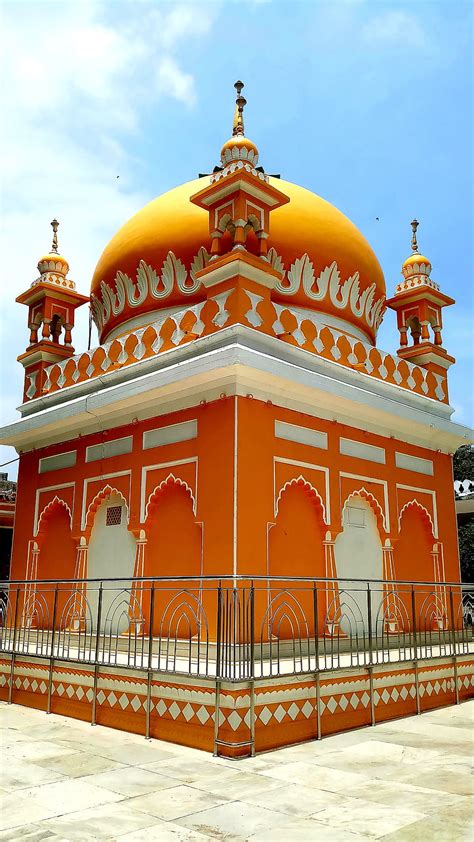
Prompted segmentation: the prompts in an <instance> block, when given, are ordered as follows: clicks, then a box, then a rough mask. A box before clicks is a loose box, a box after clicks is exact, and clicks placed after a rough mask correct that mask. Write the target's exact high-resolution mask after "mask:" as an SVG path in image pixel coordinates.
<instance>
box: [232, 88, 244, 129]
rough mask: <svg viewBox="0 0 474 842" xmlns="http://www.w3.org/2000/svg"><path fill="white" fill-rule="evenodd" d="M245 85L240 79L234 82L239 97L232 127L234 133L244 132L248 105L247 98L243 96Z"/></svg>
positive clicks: (236, 101)
mask: <svg viewBox="0 0 474 842" xmlns="http://www.w3.org/2000/svg"><path fill="white" fill-rule="evenodd" d="M243 87H244V83H243V82H241V81H240V80H239V79H238V80H237V82H236V83H235V84H234V88H235V90H236V91H237V98H236V100H235V113H234V126H233V129H232V135H243V134H244V107H245V106H246V105H247V100H246V99H245V97H243V96H242V88H243Z"/></svg>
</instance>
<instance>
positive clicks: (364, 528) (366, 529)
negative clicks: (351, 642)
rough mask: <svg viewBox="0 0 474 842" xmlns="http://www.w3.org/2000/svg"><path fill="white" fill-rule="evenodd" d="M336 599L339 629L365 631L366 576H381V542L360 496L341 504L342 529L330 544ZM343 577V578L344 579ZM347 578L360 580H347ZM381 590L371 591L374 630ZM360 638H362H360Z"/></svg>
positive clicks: (366, 506) (347, 631)
mask: <svg viewBox="0 0 474 842" xmlns="http://www.w3.org/2000/svg"><path fill="white" fill-rule="evenodd" d="M334 552H335V556H336V571H337V576H338V577H340V578H341V579H342V581H341V582H339V593H340V597H339V598H340V602H341V608H342V611H343V614H344V613H345V615H346V619H345V620H343V621H342V622H341V630H342V631H343V632H346V633H347V634H352V635H355V634H356V633H357V634H359V635H361V636H363V635H364V633H365V634H367V630H368V619H367V618H368V600H367V585H366V582H367V580H368V579H381V578H382V543H381V540H380V535H379V531H378V528H377V520H376V517H375V515H374V512H373V511H372V509H371V507H370V505H369V504H368V503H367V501H366V500H364V499H363V498H362V497H357V496H356V495H354V496H353V497H351V498H350V500H349V503H348V504H347V505H346V506H345V507H344V516H343V531H342V532H341V533H340V534H339V535H338V536H337V538H336V543H335V547H334ZM346 577H347V578H346ZM348 579H361V580H362V581H360V582H350V581H347V580H348ZM381 600H382V590H381V589H378V590H373V591H372V596H371V602H372V627H373V629H374V630H375V627H376V623H377V619H379V623H378V629H379V630H380V618H379V617H378V611H379V608H380V603H381ZM362 639H363V638H362Z"/></svg>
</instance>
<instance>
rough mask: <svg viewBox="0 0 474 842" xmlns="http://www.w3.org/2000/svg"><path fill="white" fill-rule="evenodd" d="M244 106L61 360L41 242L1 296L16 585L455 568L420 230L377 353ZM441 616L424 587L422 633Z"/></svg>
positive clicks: (157, 212) (431, 295)
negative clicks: (13, 287)
mask: <svg viewBox="0 0 474 842" xmlns="http://www.w3.org/2000/svg"><path fill="white" fill-rule="evenodd" d="M242 102H244V101H243V98H242V97H241V91H240V90H238V98H237V112H236V118H235V123H234V135H233V137H232V138H231V140H229V141H228V142H227V143H226V144H225V145H224V147H223V150H222V154H221V161H220V165H219V167H216V169H215V171H214V173H213V174H212V175H211V176H206V177H202V178H200V179H198V180H195V181H191V182H189V183H187V184H184V185H182V186H181V187H178V188H176V189H175V190H171V191H170V192H169V193H166V194H165V195H163V196H160V197H159V198H157V199H155V200H154V201H152V202H151V203H150V204H149V205H147V206H146V207H145V208H143V209H142V210H141V211H139V212H138V213H137V214H136V215H135V216H134V217H133V218H132V219H131V220H130V221H129V222H127V223H126V224H125V225H124V226H123V228H122V229H121V230H120V231H119V232H118V233H117V234H116V235H115V237H114V238H113V239H112V240H111V242H110V243H109V244H108V246H107V247H106V249H105V251H104V253H103V254H102V256H101V258H100V260H99V262H98V265H97V268H96V271H95V274H94V277H93V279H92V285H91V291H90V306H91V309H92V313H93V317H94V320H95V323H96V325H97V329H98V332H99V339H100V345H98V346H97V347H96V348H92V349H90V350H84V351H82V352H80V353H74V349H73V348H72V345H71V341H72V340H71V330H72V326H73V323H74V310H75V308H76V307H78V306H79V305H81V304H83V303H85V302H86V301H88V300H89V299H88V298H86V297H85V296H80V295H79V294H78V293H77V292H76V291H75V287H74V284H73V283H72V282H70V281H68V280H67V271H68V267H67V263H66V261H65V260H64V258H61V257H60V256H59V255H58V254H57V247H56V250H55V251H53V252H52V253H51V254H50V255H49V256H46V257H45V258H43V259H42V261H40V272H41V276H40V278H39V280H38V281H35V282H34V284H33V285H32V286H31V287H30V288H29V289H28V290H27V291H26V292H25V293H23V294H22V295H21V296H20V297H19V299H18V300H19V301H20V302H21V303H24V304H26V305H27V306H28V308H29V326H30V330H31V336H30V344H29V346H28V348H27V349H26V351H25V353H24V354H23V355H22V357H21V358H20V361H21V363H22V365H23V366H24V367H25V390H24V400H23V403H22V406H21V407H20V412H21V420H19V421H17V422H15V423H14V424H12V425H10V426H9V427H7V428H4V430H3V431H2V434H1V441H2V443H5V444H7V443H8V444H13V445H14V446H15V447H16V448H17V451H18V452H19V453H20V468H19V480H18V498H17V512H18V516H17V520H16V524H15V534H14V546H13V559H12V574H11V575H12V578H16V579H48V578H51V579H60V578H62V579H68V578H72V579H73V578H106V577H112V576H114V577H124V578H129V579H131V578H132V577H133V576H138V577H140V576H146V577H148V576H151V577H163V576H180V575H183V576H191V577H196V579H199V578H200V577H205V576H217V577H218V576H226V575H230V576H248V577H252V576H253V577H258V576H262V577H265V576H283V577H285V576H288V575H291V576H292V577H298V576H304V577H327V578H333V577H339V578H342V579H344V578H346V579H349V578H360V579H364V580H366V579H383V580H409V581H429V582H443V581H451V582H458V581H459V580H460V571H459V556H458V546H457V531H456V514H455V503H454V495H453V483H452V453H453V452H454V450H455V449H456V448H457V447H458V446H459V445H460V444H462V443H465V442H466V440H468V439H469V436H470V432H469V431H468V430H467V429H465V428H462V427H460V426H459V425H457V424H454V423H453V422H452V421H451V420H450V416H451V414H452V408H451V407H450V405H449V398H448V382H447V375H448V368H449V366H450V364H452V363H453V362H454V360H453V359H452V357H450V356H449V355H448V354H447V352H446V351H445V350H444V348H443V346H442V338H441V326H442V325H441V308H442V307H443V306H446V305H449V304H452V303H453V301H452V299H450V298H448V296H446V295H444V294H443V293H441V292H440V290H439V288H438V287H437V285H436V284H435V283H434V282H432V281H431V279H430V269H431V267H430V265H429V262H428V261H427V259H426V258H424V257H422V256H421V255H419V254H418V250H417V244H416V240H415V246H414V248H413V254H412V255H411V256H410V257H409V258H408V260H407V261H405V263H404V264H403V275H404V280H403V282H402V284H400V286H399V287H397V290H396V294H395V295H394V297H393V298H391V299H390V301H389V302H388V306H389V307H390V308H391V309H393V310H395V311H396V313H397V318H398V327H399V329H400V334H401V344H400V349H399V350H398V352H396V353H387V352H385V351H382V350H380V349H379V348H378V347H377V345H376V338H377V329H378V327H379V325H380V323H381V321H382V318H383V316H384V313H385V310H386V304H387V302H386V300H385V294H386V288H385V281H384V276H383V273H382V270H381V267H380V265H379V263H378V261H377V258H376V256H375V254H374V253H373V251H372V249H371V248H370V246H369V244H368V243H367V242H366V240H365V239H364V237H363V236H362V235H361V233H360V232H359V231H358V230H357V229H356V228H355V226H354V225H353V224H352V223H351V222H350V221H349V220H348V219H347V218H346V217H345V216H344V215H343V214H342V213H340V212H339V211H338V210H337V209H336V208H334V207H333V206H331V205H330V204H328V203H327V202H326V201H324V200H323V199H321V198H319V197H318V196H316V195H315V194H313V193H311V192H309V191H307V190H305V189H304V188H302V187H299V186H296V185H293V184H290V183H288V182H285V181H283V180H282V179H279V178H273V177H269V176H268V175H267V174H266V173H265V171H264V170H263V168H262V167H258V151H257V148H256V146H255V144H253V143H252V142H251V141H249V140H248V139H247V138H246V137H245V135H244V132H243V120H242V109H243V104H242ZM244 104H245V103H244ZM415 231H416V229H415ZM56 246H57V243H56ZM41 325H42V326H43V332H42V336H41V337H40V336H38V328H39V327H40V326H41ZM410 331H411V336H412V338H413V344H410V338H409V337H410ZM332 598H333V596H332V593H331V594H326V596H325V597H324V599H325V600H326V603H325V605H326V611H327V610H328V606H329V605H330V602H331V599H332ZM447 615H448V608H447V606H446V605H443V601H442V599H441V600H440V603H439V612H438V616H436V617H435V620H434V621H435V622H436V624H437V626H438V628H440V629H442V628H447V626H448V619H447ZM393 630H394V631H396V629H393ZM38 668H39V667H38ZM130 680H131V681H132V683H133V680H132V679H130ZM397 680H398V679H397ZM444 680H445V684H446V678H445V679H444ZM341 681H342V679H341ZM354 681H355V682H356V679H354ZM354 681H353V683H354ZM356 683H357V682H356ZM395 683H396V682H395ZM354 687H355V685H354ZM127 692H128V691H127ZM193 692H195V694H196V698H198V696H199V692H200V691H199V690H198V689H195V691H193ZM202 692H204V691H202ZM229 692H230V691H229ZM259 692H261V693H264V692H268V693H269V694H270V695H269V697H268V698H270V696H271V689H267V691H265V688H263V689H261V690H260V691H259ZM341 692H342V691H341ZM408 692H409V690H407V693H408ZM84 693H86V689H85V690H84ZM354 693H356V698H359V696H358V695H357V693H358V691H357V687H355V689H354V688H352V689H351V695H353V694H354ZM201 695H202V693H201ZM238 695H239V694H238V692H237V691H236V698H237V696H238ZM359 695H360V698H363V697H364V695H365V691H363V689H361V692H360V694H359ZM132 697H133V693H132V696H131V698H132ZM170 698H171V696H170ZM295 698H296V697H295ZM298 698H299V699H300V702H301V704H300V703H299V702H298V705H299V707H300V708H301V709H304V705H305V701H307V698H306V696H305V692H304V688H303V689H302V691H301V693H300V696H299V697H298ZM348 698H349V697H348ZM397 698H398V696H397ZM407 698H408V702H410V696H408V697H407ZM229 700H230V701H229V705H230V704H231V701H232V700H231V699H230V696H229ZM408 702H407V704H408ZM201 703H202V704H204V703H203V702H202V700H201V702H200V705H201ZM232 704H233V702H232ZM275 704H276V705H277V703H275ZM292 704H293V702H292ZM353 708H354V706H353ZM197 710H198V708H196V711H197ZM267 710H270V712H271V711H272V710H273V709H272V708H271V707H270V708H268V707H267ZM275 710H276V707H275ZM308 710H309V708H308ZM354 710H355V708H354ZM119 713H120V711H119ZM302 716H303V720H304V714H302ZM308 716H309V714H308ZM364 716H365V713H364V714H363V716H362V719H361V721H362V720H363V719H364ZM270 719H271V717H269V721H270ZM202 725H203V723H202V722H201V726H202ZM308 727H309V726H308ZM311 727H312V726H311ZM303 730H304V729H303ZM310 730H311V729H310ZM198 732H199V729H198V730H197V731H196V733H198ZM199 733H203V732H199ZM262 739H263V738H262ZM198 742H199V741H198ZM204 742H205V741H204ZM263 743H265V740H263ZM263 743H262V744H263ZM271 743H272V740H271V739H269V740H267V742H266V743H265V745H267V744H268V745H270V744H271Z"/></svg>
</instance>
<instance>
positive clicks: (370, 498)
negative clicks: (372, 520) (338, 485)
mask: <svg viewBox="0 0 474 842" xmlns="http://www.w3.org/2000/svg"><path fill="white" fill-rule="evenodd" d="M353 497H360V498H361V499H362V500H365V501H366V502H367V503H368V504H369V506H370V508H371V509H372V511H373V513H374V515H375V517H376V520H377V526H378V528H379V532H381V531H383V532H386V531H387V527H386V524H385V514H384V511H383V509H382V506H381V505H380V503H379V501H378V500H377V498H376V497H374V495H373V494H371V492H370V491H367V489H366V488H364V487H362V488H358V489H357V491H351V493H350V494H349V496H348V497H346V499H345V501H344V505H343V507H342V510H341V523H342V524H344V512H345V510H346V506H347V505H348V503H349V500H352V498H353Z"/></svg>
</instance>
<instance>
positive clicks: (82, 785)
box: [21, 779, 122, 816]
mask: <svg viewBox="0 0 474 842" xmlns="http://www.w3.org/2000/svg"><path fill="white" fill-rule="evenodd" d="M21 795H22V797H23V798H25V799H26V800H27V801H28V804H30V805H35V806H36V805H37V806H38V807H44V808H46V809H47V810H48V811H49V812H50V814H52V815H56V816H59V815H62V814H63V813H73V812H77V810H87V809H89V808H90V807H97V806H98V805H99V804H106V803H108V802H111V801H120V800H121V798H122V796H120V795H118V794H117V793H116V792H110V791H109V790H107V789H102V788H101V787H98V786H92V784H89V783H87V782H86V781H85V780H75V779H71V780H66V781H58V782H57V783H52V784H45V785H44V786H36V787H31V788H30V789H24V790H22V792H21Z"/></svg>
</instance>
